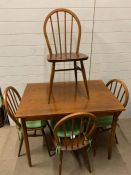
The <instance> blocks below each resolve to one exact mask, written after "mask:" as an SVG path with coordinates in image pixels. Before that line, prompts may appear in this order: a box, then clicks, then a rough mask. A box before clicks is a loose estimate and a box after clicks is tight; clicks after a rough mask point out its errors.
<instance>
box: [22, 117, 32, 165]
mask: <svg viewBox="0 0 131 175" xmlns="http://www.w3.org/2000/svg"><path fill="white" fill-rule="evenodd" d="M21 123H22V128H23V135H24V141H25V148H26V154H27V159H28V164H29V166H30V167H31V166H32V164H31V156H30V147H29V140H28V134H27V128H26V121H25V119H21Z"/></svg>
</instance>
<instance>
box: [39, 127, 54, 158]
mask: <svg viewBox="0 0 131 175" xmlns="http://www.w3.org/2000/svg"><path fill="white" fill-rule="evenodd" d="M41 131H42V135H43V139H44V138H45V142H46V146H47V150H48V154H49V156H50V157H51V156H53V155H55V151H53V150H51V149H50V145H49V142H48V138H47V136H46V134H45V131H44V128H42V129H41ZM51 151H53V153H51Z"/></svg>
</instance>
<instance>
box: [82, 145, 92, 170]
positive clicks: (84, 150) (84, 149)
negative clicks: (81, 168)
mask: <svg viewBox="0 0 131 175" xmlns="http://www.w3.org/2000/svg"><path fill="white" fill-rule="evenodd" d="M81 152H82V156H83V158H84V161H85V163H87V167H88V170H89V172H90V173H91V166H90V161H89V157H88V152H87V149H86V148H83V149H82V150H81Z"/></svg>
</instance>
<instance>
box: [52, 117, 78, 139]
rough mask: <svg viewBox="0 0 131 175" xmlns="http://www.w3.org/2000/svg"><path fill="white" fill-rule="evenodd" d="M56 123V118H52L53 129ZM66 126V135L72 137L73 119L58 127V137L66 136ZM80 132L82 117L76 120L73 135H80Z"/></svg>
mask: <svg viewBox="0 0 131 175" xmlns="http://www.w3.org/2000/svg"><path fill="white" fill-rule="evenodd" d="M56 123H57V121H56V120H51V127H52V129H54V127H55V124H56ZM64 126H65V128H66V137H72V131H71V128H72V123H71V121H67V122H65V123H64V124H63V125H62V126H61V127H60V128H59V129H58V133H57V135H58V137H65V134H64ZM79 132H80V119H76V120H75V122H74V129H73V136H76V135H78V134H79Z"/></svg>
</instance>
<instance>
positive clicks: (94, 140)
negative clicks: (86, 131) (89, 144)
mask: <svg viewBox="0 0 131 175" xmlns="http://www.w3.org/2000/svg"><path fill="white" fill-rule="evenodd" d="M98 134H99V128H97V129H96V131H95V134H94V139H93V155H94V156H96V149H97V137H98Z"/></svg>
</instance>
